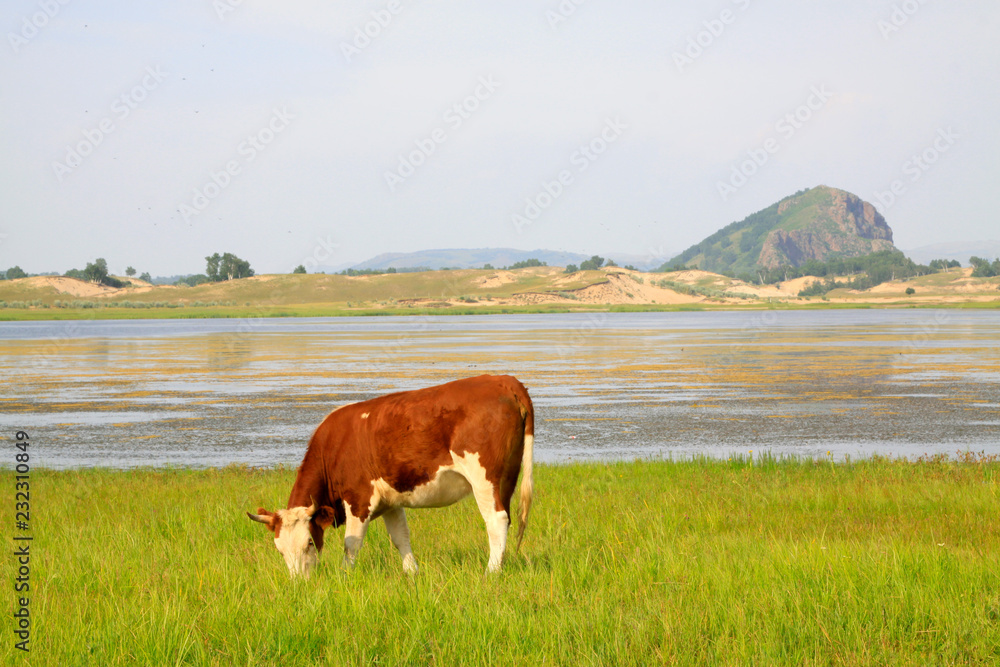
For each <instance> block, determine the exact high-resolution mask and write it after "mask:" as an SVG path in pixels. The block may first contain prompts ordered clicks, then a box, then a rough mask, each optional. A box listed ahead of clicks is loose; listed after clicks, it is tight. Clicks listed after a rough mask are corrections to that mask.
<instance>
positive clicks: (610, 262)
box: [604, 259, 618, 266]
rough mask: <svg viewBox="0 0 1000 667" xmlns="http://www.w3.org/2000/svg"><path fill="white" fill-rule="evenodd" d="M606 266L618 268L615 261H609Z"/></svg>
mask: <svg viewBox="0 0 1000 667" xmlns="http://www.w3.org/2000/svg"><path fill="white" fill-rule="evenodd" d="M604 266H618V264H616V263H615V260H613V259H609V260H608V263H607V264H605V265H604Z"/></svg>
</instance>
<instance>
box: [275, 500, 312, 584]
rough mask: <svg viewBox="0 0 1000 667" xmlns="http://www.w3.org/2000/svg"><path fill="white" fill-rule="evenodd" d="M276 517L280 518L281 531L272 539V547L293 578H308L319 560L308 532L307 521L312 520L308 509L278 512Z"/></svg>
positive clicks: (300, 508)
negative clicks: (280, 556) (274, 547)
mask: <svg viewBox="0 0 1000 667" xmlns="http://www.w3.org/2000/svg"><path fill="white" fill-rule="evenodd" d="M278 516H280V517H281V530H280V531H278V536H277V537H275V538H274V546H276V547H277V548H278V551H279V552H280V553H281V555H282V556H283V557H284V559H285V565H287V566H288V571H289V573H290V574H291V575H292V576H293V577H295V576H299V575H302V576H305V577H308V576H309V573H310V572H311V571H312V569H313V567H315V565H316V563H317V561H318V560H319V551H317V550H316V545H315V544H313V540H312V535H311V534H310V532H309V520H310V519H311V518H312V515H311V514H309V508H308V507H293V508H291V509H287V510H278Z"/></svg>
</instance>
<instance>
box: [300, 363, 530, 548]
mask: <svg viewBox="0 0 1000 667" xmlns="http://www.w3.org/2000/svg"><path fill="white" fill-rule="evenodd" d="M365 413H367V415H368V416H367V417H365V418H362V415H364V414H365ZM533 432H534V410H533V407H532V404H531V399H530V398H529V397H528V392H527V390H526V389H525V388H524V386H523V385H522V384H521V383H520V382H518V381H517V380H516V379H515V378H513V377H511V376H507V375H501V376H490V375H483V376H480V377H474V378H467V379H464V380H456V381H454V382H449V383H447V384H442V385H438V386H436V387H428V388H426V389H417V390H414V391H405V392H399V393H395V394H389V395H387V396H381V397H379V398H374V399H371V400H369V401H364V402H362V403H356V404H354V405H348V406H344V407H343V408H341V409H339V410H335V411H334V412H332V413H330V414H329V415H328V416H327V417H326V419H324V420H323V422H322V423H321V424H320V425H319V427H318V428H317V429H316V432H315V433H314V434H313V436H312V439H311V440H310V442H309V448H308V449H307V450H306V455H305V457H304V458H303V460H302V465H301V466H300V467H299V471H298V475H297V477H296V479H295V485H294V486H293V487H292V492H291V494H290V495H289V498H288V507H289V508H291V507H301V506H306V507H308V506H309V505H311V504H312V503H313V502H315V503H316V505H317V507H319V508H320V510H318V511H317V515H319V514H320V512H321V511H322V512H324V517H327V518H328V517H329V516H330V513H332V514H333V518H334V520H333V521H332V522H331V523H330V524H329V525H334V526H337V525H339V524H340V523H343V521H344V518H345V514H344V506H343V503H344V502H347V503H348V504H350V506H351V510H352V514H354V515H355V516H357V517H358V518H360V519H362V520H365V519H368V518H375V517H377V516H379V515H380V514H381V513H382V512H383V511H385V510H386V509H389V508H388V507H374V508H372V507H370V506H371V501H372V494H373V487H372V482H373V481H374V480H377V479H380V478H381V479H384V480H385V481H386V482H388V483H389V485H390V486H392V488H394V489H395V490H397V491H400V492H406V491H412V490H413V489H414V488H416V487H418V486H420V485H422V484H425V483H427V482H428V481H430V480H431V479H433V477H434V475H435V473H436V472H437V470H438V469H439V468H440V467H441V466H442V465H447V464H451V463H452V457H451V453H452V452H454V453H455V454H456V455H459V456H461V455H464V454H478V455H479V462H480V464H481V465H482V466H483V467H484V468H485V470H486V477H487V479H488V480H489V481H490V482H491V483H492V484H493V486H494V489H496V491H495V500H496V509H497V510H498V511H499V510H504V511H506V512H507V514H508V516H509V514H510V497H511V495H513V493H514V487H515V486H516V484H517V477H518V474H519V472H520V468H521V457H522V453H523V450H524V436H525V435H533ZM324 520H325V519H324ZM315 522H316V518H315V517H314V523H315ZM321 523H322V522H321ZM319 532H320V533H322V528H320V530H319ZM314 539H315V536H314ZM316 544H317V547H319V545H320V544H321V542H320V541H319V540H316Z"/></svg>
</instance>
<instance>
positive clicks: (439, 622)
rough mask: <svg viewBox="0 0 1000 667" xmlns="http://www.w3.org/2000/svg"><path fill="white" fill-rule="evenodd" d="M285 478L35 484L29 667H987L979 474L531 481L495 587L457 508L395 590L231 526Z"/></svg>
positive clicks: (758, 469) (420, 535)
mask: <svg viewBox="0 0 1000 667" xmlns="http://www.w3.org/2000/svg"><path fill="white" fill-rule="evenodd" d="M973 458H974V457H973ZM9 475H11V473H10V472H9V471H5V472H4V477H5V478H8V479H9V477H8V476H9ZM293 477H294V471H293V470H290V469H279V470H251V469H242V468H226V469H222V470H200V471H191V470H166V471H162V470H161V471H152V470H143V471H138V472H116V471H109V470H81V471H67V472H52V471H40V470H36V471H34V472H33V473H32V503H33V505H32V508H31V510H32V511H31V516H32V522H33V529H34V535H35V541H34V542H33V543H32V547H31V548H32V554H33V559H32V573H31V577H32V593H31V595H32V598H31V610H32V632H33V637H32V653H31V656H30V662H31V664H33V665H78V664H79V665H85V664H95V665H96V664H100V665H135V664H152V665H166V664H171V665H173V664H225V665H228V664H248V665H275V664H281V665H314V664H349V665H356V664H390V665H395V664H429V663H434V664H482V665H513V664H531V665H534V664H567V665H579V664H585V665H586V664H594V665H598V664H600V665H607V664H661V663H666V664H712V665H715V664H732V665H737V664H739V665H745V664H795V665H800V664H843V665H865V664H871V665H886V664H906V665H911V664H912V665H917V664H920V665H923V664H986V663H996V662H997V661H1000V568H998V567H997V563H998V560H1000V464H997V463H995V462H984V461H981V460H979V461H976V460H972V459H969V460H966V461H964V462H957V461H945V460H932V461H923V462H905V461H889V460H885V459H875V460H870V461H864V462H857V463H848V464H836V465H834V464H831V463H829V462H826V461H819V462H813V461H775V460H774V459H771V458H768V457H763V458H762V457H759V456H758V457H757V458H755V459H753V460H751V459H749V458H736V459H734V460H730V461H689V462H637V463H620V464H588V465H567V466H537V467H536V472H535V486H536V497H535V504H534V507H533V514H532V517H531V521H530V525H529V527H528V531H527V536H526V539H525V544H524V546H523V548H522V552H521V554H520V555H517V556H513V555H511V556H510V557H509V558H508V561H507V563H506V564H505V570H504V572H503V573H502V574H500V575H499V576H493V577H486V576H484V569H485V565H486V556H487V540H486V534H485V529H484V528H483V525H482V521H481V519H480V518H479V516H478V513H477V511H476V509H475V506H474V503H472V502H471V501H468V500H466V501H463V503H461V504H459V505H456V506H453V507H450V508H447V509H441V510H422V511H417V510H414V511H411V512H410V513H409V522H410V529H411V533H412V538H413V544H414V550H415V552H416V555H417V559H418V560H419V562H420V566H421V572H420V574H419V575H418V576H417V577H415V578H409V577H407V576H405V575H404V574H403V573H402V570H401V567H400V563H399V559H398V556H397V555H396V553H395V551H394V550H393V549H392V547H391V545H390V543H389V540H388V537H387V534H386V531H385V528H384V526H383V525H382V524H381V522H378V523H377V524H374V525H373V527H372V529H371V530H370V532H369V534H368V539H367V541H366V543H365V546H364V548H363V549H362V551H361V555H360V557H359V561H358V565H357V567H356V568H355V569H354V571H352V572H346V571H344V570H342V569H341V567H340V565H339V561H340V554H341V543H342V529H341V530H338V531H336V532H335V533H334V534H329V533H328V541H327V550H326V552H325V554H324V556H323V558H322V559H321V562H320V566H319V569H318V570H317V572H316V574H315V575H314V576H313V577H312V578H311V579H310V580H308V581H302V582H291V581H290V580H289V578H288V574H287V570H286V568H285V566H284V564H283V562H282V560H281V557H280V556H279V554H278V553H277V551H276V550H275V549H274V546H273V543H272V541H271V539H270V538H269V536H268V533H267V531H266V530H265V529H263V528H262V527H261V526H260V525H258V524H254V523H252V522H251V521H250V520H249V519H247V518H246V516H245V515H244V511H246V510H248V509H249V510H253V509H255V508H256V507H258V506H265V507H268V508H270V509H275V508H277V507H281V506H284V502H285V500H286V498H287V494H288V491H289V489H290V487H291V483H292V480H293ZM5 486H6V488H8V489H13V484H12V483H8V484H7V485H5ZM11 496H13V492H12V491H11ZM8 505H9V506H11V507H12V505H13V503H12V502H11V503H8ZM6 521H7V525H12V523H11V522H12V521H13V517H12V516H10V517H7V519H6ZM8 539H9V533H8ZM8 546H9V543H8ZM2 567H3V568H4V569H5V573H4V574H5V581H8V582H9V581H11V577H12V572H11V568H12V559H11V558H10V557H7V558H4V559H3V566H2ZM10 590H11V589H10V588H8V596H11V595H12V593H11V592H10ZM8 599H9V597H8ZM8 608H9V607H8ZM6 623H7V624H8V629H5V631H4V633H3V635H4V637H5V640H4V642H3V643H2V646H0V657H2V660H3V663H4V664H23V663H24V660H23V657H22V654H21V653H20V652H17V651H15V650H14V649H13V643H14V640H13V639H12V634H11V632H10V631H9V627H10V626H9V624H10V623H11V619H10V617H9V616H8V620H7V621H6Z"/></svg>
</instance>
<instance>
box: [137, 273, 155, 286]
mask: <svg viewBox="0 0 1000 667" xmlns="http://www.w3.org/2000/svg"><path fill="white" fill-rule="evenodd" d="M139 280H145V281H146V282H147V283H151V282H153V277H152V276H150V275H149V271H144V272H143V273H141V274H140V275H139Z"/></svg>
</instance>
